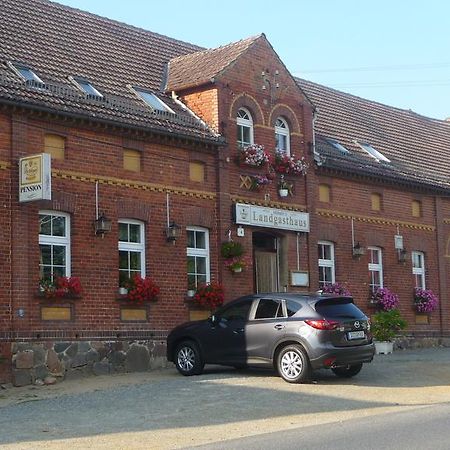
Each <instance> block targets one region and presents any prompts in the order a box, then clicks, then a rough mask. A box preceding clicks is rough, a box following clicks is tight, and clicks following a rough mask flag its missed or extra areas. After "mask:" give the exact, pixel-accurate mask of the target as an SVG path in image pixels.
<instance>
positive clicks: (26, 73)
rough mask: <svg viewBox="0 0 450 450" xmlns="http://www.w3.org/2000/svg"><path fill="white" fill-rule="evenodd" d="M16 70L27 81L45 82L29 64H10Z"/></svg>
mask: <svg viewBox="0 0 450 450" xmlns="http://www.w3.org/2000/svg"><path fill="white" fill-rule="evenodd" d="M10 67H12V68H13V69H14V70H15V72H16V73H17V74H18V75H19V76H20V77H21V78H23V79H24V80H25V81H35V82H36V83H43V81H42V80H41V79H40V78H39V77H38V76H37V75H36V74H35V73H34V72H33V71H32V70H31V69H30V68H29V67H27V66H24V65H22V64H12V65H10Z"/></svg>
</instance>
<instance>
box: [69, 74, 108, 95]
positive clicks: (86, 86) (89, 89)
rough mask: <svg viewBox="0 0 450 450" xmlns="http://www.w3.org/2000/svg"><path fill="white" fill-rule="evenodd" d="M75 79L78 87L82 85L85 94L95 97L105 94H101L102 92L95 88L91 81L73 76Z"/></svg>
mask: <svg viewBox="0 0 450 450" xmlns="http://www.w3.org/2000/svg"><path fill="white" fill-rule="evenodd" d="M73 81H75V83H76V84H77V85H78V87H80V88H81V89H82V90H83V91H84V93H85V94H87V95H92V96H94V97H103V95H102V94H100V92H99V91H97V89H95V87H94V86H92V84H91V83H89V81H87V80H85V79H83V78H73Z"/></svg>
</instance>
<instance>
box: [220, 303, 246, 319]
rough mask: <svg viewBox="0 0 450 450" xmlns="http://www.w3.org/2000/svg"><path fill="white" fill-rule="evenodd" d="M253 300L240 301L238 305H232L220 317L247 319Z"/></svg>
mask: <svg viewBox="0 0 450 450" xmlns="http://www.w3.org/2000/svg"><path fill="white" fill-rule="evenodd" d="M251 306H252V302H245V303H239V304H237V305H233V306H230V307H229V308H228V309H226V310H225V311H223V312H222V314H221V315H220V318H221V319H222V320H223V319H225V320H227V321H230V320H247V318H248V313H249V311H250V307H251Z"/></svg>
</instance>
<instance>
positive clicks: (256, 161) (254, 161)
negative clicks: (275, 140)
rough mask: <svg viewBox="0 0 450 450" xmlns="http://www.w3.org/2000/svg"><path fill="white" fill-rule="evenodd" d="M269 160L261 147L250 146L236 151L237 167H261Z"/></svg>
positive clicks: (256, 145)
mask: <svg viewBox="0 0 450 450" xmlns="http://www.w3.org/2000/svg"><path fill="white" fill-rule="evenodd" d="M269 159H270V158H269V155H268V154H267V152H266V151H265V150H264V146H263V145H258V144H252V145H246V146H245V147H240V148H239V149H238V155H237V158H236V162H237V163H238V164H239V165H247V166H253V167H261V166H264V165H266V164H267V163H268V162H269Z"/></svg>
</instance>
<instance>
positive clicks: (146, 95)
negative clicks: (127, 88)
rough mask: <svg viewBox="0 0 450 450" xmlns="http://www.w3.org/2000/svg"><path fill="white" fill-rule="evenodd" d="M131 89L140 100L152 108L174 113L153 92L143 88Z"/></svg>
mask: <svg viewBox="0 0 450 450" xmlns="http://www.w3.org/2000/svg"><path fill="white" fill-rule="evenodd" d="M133 90H134V91H135V92H136V94H137V95H138V97H140V98H141V100H143V101H144V102H145V103H146V104H147V105H148V106H150V107H151V108H152V109H157V110H158V111H163V112H170V113H172V114H175V112H174V111H173V110H172V109H171V108H169V107H168V106H167V105H166V104H165V103H164V102H163V101H162V100H160V99H159V98H158V97H157V96H156V95H155V94H153V93H151V92H149V91H145V90H143V89H137V88H134V89H133Z"/></svg>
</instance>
